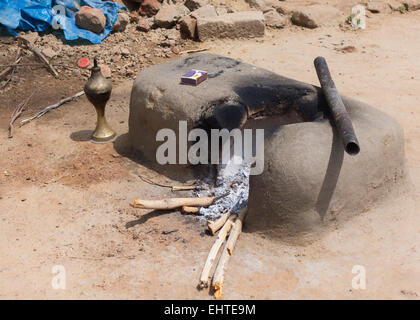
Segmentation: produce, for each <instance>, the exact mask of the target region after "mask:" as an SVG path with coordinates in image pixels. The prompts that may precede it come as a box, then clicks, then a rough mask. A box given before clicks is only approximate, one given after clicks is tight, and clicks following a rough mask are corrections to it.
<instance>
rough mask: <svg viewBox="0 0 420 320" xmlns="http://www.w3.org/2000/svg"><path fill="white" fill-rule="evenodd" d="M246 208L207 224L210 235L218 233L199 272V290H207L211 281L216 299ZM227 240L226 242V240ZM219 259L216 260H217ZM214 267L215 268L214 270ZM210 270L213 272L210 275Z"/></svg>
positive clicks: (219, 296) (219, 294) (220, 294)
mask: <svg viewBox="0 0 420 320" xmlns="http://www.w3.org/2000/svg"><path fill="white" fill-rule="evenodd" d="M247 210H248V208H247V207H245V208H243V209H242V210H241V212H240V213H239V214H232V213H231V212H227V213H226V214H225V215H223V216H222V217H221V218H220V219H218V220H216V221H214V222H211V223H209V225H208V228H209V231H210V233H211V234H212V235H215V233H216V232H217V231H218V230H220V231H219V233H218V235H217V239H216V241H215V242H214V244H213V246H212V247H211V249H210V252H209V255H208V256H207V260H206V263H205V264H204V268H203V271H202V272H201V277H200V282H199V284H198V287H199V288H200V289H203V288H207V287H208V286H209V284H210V281H211V288H212V290H213V294H214V297H215V298H216V299H221V298H222V290H223V281H224V274H225V270H226V267H227V264H228V262H229V259H230V256H231V255H232V254H233V249H234V248H235V244H236V241H237V240H238V237H239V235H240V234H241V232H242V225H243V222H244V219H245V216H246V213H247ZM226 239H227V240H226ZM223 244H224V247H223V250H222V253H221V254H220V255H219V252H220V249H221V248H222V246H223ZM218 257H219V259H218V260H217V258H218ZM214 266H216V267H215V268H214ZM212 270H214V272H213V273H212Z"/></svg>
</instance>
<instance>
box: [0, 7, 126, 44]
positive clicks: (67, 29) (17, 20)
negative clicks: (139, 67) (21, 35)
mask: <svg viewBox="0 0 420 320" xmlns="http://www.w3.org/2000/svg"><path fill="white" fill-rule="evenodd" d="M82 6H89V7H92V8H96V9H99V10H101V12H102V13H103V14H104V15H105V17H106V26H105V29H104V31H102V33H100V34H97V33H94V32H91V31H88V30H84V29H80V28H78V27H77V26H76V24H75V20H74V16H75V15H76V13H77V11H79V8H80V7H82ZM124 8H125V7H124V6H121V5H119V4H117V3H114V2H110V1H101V0H0V25H3V26H4V27H5V28H6V29H7V30H8V31H9V32H10V33H11V34H14V35H16V30H22V31H47V30H49V29H51V28H54V29H57V28H60V29H62V30H63V31H64V37H65V38H66V39H67V40H76V39H78V38H83V39H87V40H89V41H90V42H92V43H95V44H97V43H101V42H102V40H103V39H105V38H106V37H107V36H108V35H109V34H110V33H111V31H112V27H113V25H114V23H115V21H116V20H117V17H118V10H120V9H124ZM60 9H64V10H62V11H61V12H60ZM63 11H65V12H63Z"/></svg>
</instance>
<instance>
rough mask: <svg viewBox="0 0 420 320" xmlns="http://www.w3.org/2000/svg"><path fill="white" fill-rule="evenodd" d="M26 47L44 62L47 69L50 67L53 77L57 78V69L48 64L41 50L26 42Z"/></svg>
mask: <svg viewBox="0 0 420 320" xmlns="http://www.w3.org/2000/svg"><path fill="white" fill-rule="evenodd" d="M26 48H27V49H29V50H30V51H32V53H33V54H35V55H36V56H37V57H38V58H39V59H40V60H41V61H42V62H44V63H45V65H46V66H47V67H48V69H50V71H51V72H52V74H53V75H54V77H56V78H58V72H57V70H55V68H54V67H53V66H52V65H51V64H50V62H49V61H48V59H47V58H46V57H45V56H44V55H43V54H42V52H41V51H39V50H38V49H37V48H34V47H31V46H30V45H28V44H27V45H26Z"/></svg>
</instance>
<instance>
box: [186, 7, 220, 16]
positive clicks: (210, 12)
mask: <svg viewBox="0 0 420 320" xmlns="http://www.w3.org/2000/svg"><path fill="white" fill-rule="evenodd" d="M216 16H217V12H216V9H215V8H214V7H213V6H212V5H210V4H208V5H206V6H204V7H201V8H199V9H197V10H194V11H193V12H191V17H193V18H196V19H198V18H209V17H216Z"/></svg>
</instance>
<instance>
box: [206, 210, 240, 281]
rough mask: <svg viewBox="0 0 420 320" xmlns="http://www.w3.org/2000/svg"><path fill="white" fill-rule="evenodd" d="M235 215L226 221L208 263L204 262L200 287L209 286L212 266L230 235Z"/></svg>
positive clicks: (212, 248)
mask: <svg viewBox="0 0 420 320" xmlns="http://www.w3.org/2000/svg"><path fill="white" fill-rule="evenodd" d="M235 217H236V215H231V216H230V217H229V219H228V220H227V221H226V223H225V224H224V226H223V228H222V229H221V230H220V232H219V234H218V235H217V239H216V241H215V242H214V244H213V246H212V247H211V249H210V252H209V255H208V256H207V260H206V263H205V264H204V268H203V271H202V272H201V277H200V283H199V285H198V286H199V287H200V288H207V287H208V285H209V280H210V272H211V269H212V266H213V264H214V262H215V260H216V258H217V254H218V253H219V250H220V248H221V246H222V244H223V243H224V242H225V239H226V236H227V235H228V233H229V231H230V229H231V228H232V225H233V220H234V218H235Z"/></svg>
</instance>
